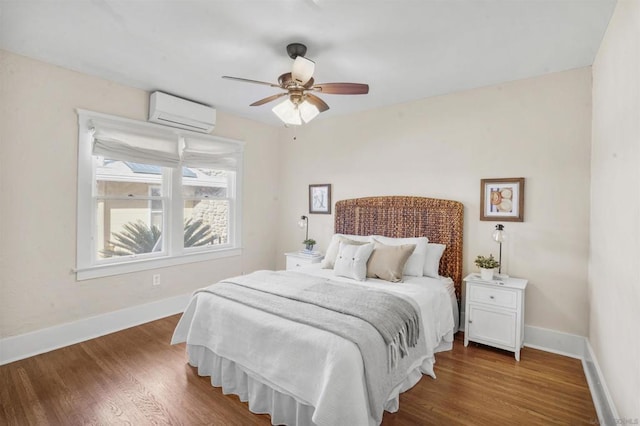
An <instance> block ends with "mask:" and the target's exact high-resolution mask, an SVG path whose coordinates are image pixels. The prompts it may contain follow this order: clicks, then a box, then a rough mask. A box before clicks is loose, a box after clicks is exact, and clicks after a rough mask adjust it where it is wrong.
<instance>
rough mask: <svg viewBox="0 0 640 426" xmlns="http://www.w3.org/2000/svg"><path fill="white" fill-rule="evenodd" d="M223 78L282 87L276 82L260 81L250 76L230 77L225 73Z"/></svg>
mask: <svg viewBox="0 0 640 426" xmlns="http://www.w3.org/2000/svg"><path fill="white" fill-rule="evenodd" d="M222 78H226V79H227V80H236V81H242V82H244V83H255V84H262V85H265V86H271V87H280V86H278V85H277V84H275V83H267V82H266V81H258V80H249V79H248V78H240V77H230V76H228V75H223V76H222Z"/></svg>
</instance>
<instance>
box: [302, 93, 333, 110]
mask: <svg viewBox="0 0 640 426" xmlns="http://www.w3.org/2000/svg"><path fill="white" fill-rule="evenodd" d="M305 96H306V97H307V102H309V103H310V104H311V105H313V106H315V107H316V108H318V111H320V112H325V111H326V110H328V109H329V105H327V103H326V102H325V101H323V100H322V99H320V98H319V97H317V96H316V95H312V94H311V93H307V94H306V95H305Z"/></svg>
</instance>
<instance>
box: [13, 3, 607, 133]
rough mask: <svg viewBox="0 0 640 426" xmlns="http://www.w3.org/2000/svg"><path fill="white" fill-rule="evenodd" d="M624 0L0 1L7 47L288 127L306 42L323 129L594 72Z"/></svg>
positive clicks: (115, 79) (91, 72)
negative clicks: (288, 75)
mask: <svg viewBox="0 0 640 426" xmlns="http://www.w3.org/2000/svg"><path fill="white" fill-rule="evenodd" d="M614 6H615V0H413V1H412V0H396V1H393V0H387V1H381V0H361V1H357V0H341V1H339V0H338V1H336V0H262V1H258V0H254V1H251V0H208V1H204V0H201V1H189V0H173V1H159V0H157V1H149V0H146V1H145V0H128V1H113V0H89V1H87V0H82V1H81V0H75V1H71V0H57V1H55V0H47V1H32V0H19V1H7V0H0V47H1V48H3V49H6V50H9V51H13V52H16V53H20V54H23V55H26V56H29V57H33V58H37V59H41V60H43V61H46V62H50V63H53V64H57V65H60V66H63V67H65V68H70V69H73V70H77V71H81V72H83V73H87V74H91V75H96V76H100V77H103V78H106V79H108V80H112V81H115V82H118V83H122V84H125V85H128V86H133V87H138V88H141V89H144V90H149V91H153V90H161V91H164V92H168V93H172V94H175V95H178V96H182V97H186V98H190V99H193V100H196V101H198V102H202V103H206V104H209V105H213V106H215V107H216V108H218V109H219V110H221V111H225V112H229V113H232V114H236V115H240V116H243V117H248V118H251V119H255V120H258V121H262V122H264V123H268V124H273V125H279V124H280V122H279V120H278V119H277V118H276V117H275V116H274V115H273V113H272V112H271V107H273V106H274V105H275V104H276V103H271V104H266V105H263V106H260V107H250V106H249V104H250V103H252V102H254V101H256V100H258V99H261V98H263V97H266V96H269V95H272V94H275V93H278V89H275V88H271V87H268V86H261V85H254V84H246V83H238V82H235V81H230V80H223V79H222V78H220V77H221V76H222V75H231V76H237V77H244V78H249V79H254V80H262V81H268V82H274V83H275V82H276V79H277V77H278V76H279V75H280V74H282V73H284V72H288V71H290V68H291V64H292V60H291V59H290V58H289V57H288V56H287V53H286V50H285V46H286V45H287V44H288V43H291V42H302V43H305V44H306V45H307V46H308V51H307V55H306V56H307V57H308V58H310V59H312V60H314V61H315V62H316V72H315V75H314V77H315V80H316V82H318V83H327V82H356V83H368V84H369V86H370V92H369V94H368V95H358V96H342V95H321V96H322V98H323V99H324V100H325V101H326V102H327V103H328V104H329V105H330V107H331V109H330V110H329V111H327V112H325V113H323V114H322V115H321V117H322V118H326V117H330V116H335V115H339V114H340V115H342V114H348V113H352V112H356V111H363V110H367V109H372V108H378V107H382V106H386V105H391V104H397V103H401V102H406V101H410V100H414V99H420V98H425V97H429V96H434V95H441V94H445V93H451V92H456V91H460V90H465V89H470V88H475V87H481V86H487V85H492V84H497V83H502V82H506V81H512V80H518V79H522V78H527V77H533V76H537V75H542V74H546V73H550V72H556V71H562V70H568V69H572V68H578V67H584V66H588V65H591V64H592V63H593V59H594V57H595V55H596V52H597V50H598V47H599V45H600V41H601V40H602V37H603V35H604V32H605V29H606V27H607V24H608V22H609V18H610V17H611V14H612V12H613V8H614Z"/></svg>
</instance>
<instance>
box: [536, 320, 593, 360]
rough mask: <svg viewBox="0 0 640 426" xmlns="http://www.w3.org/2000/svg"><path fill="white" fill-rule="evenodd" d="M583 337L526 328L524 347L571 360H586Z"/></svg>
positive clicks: (538, 328) (546, 329) (545, 329)
mask: <svg viewBox="0 0 640 426" xmlns="http://www.w3.org/2000/svg"><path fill="white" fill-rule="evenodd" d="M584 342H585V338H584V337H583V336H578V335H576V334H569V333H563V332H561V331H555V330H549V329H548V328H540V327H534V326H531V325H525V326H524V345H525V346H526V347H528V348H533V349H540V350H541V351H546V352H552V353H554V354H558V355H564V356H568V357H571V358H578V359H583V358H584Z"/></svg>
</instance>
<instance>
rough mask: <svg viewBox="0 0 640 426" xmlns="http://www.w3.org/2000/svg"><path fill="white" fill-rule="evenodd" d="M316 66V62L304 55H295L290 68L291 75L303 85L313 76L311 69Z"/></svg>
mask: <svg viewBox="0 0 640 426" xmlns="http://www.w3.org/2000/svg"><path fill="white" fill-rule="evenodd" d="M315 68H316V63H315V62H313V61H312V60H310V59H307V58H305V57H304V56H298V57H296V59H295V61H293V69H292V70H291V76H292V77H293V79H294V80H295V81H297V82H298V83H300V84H302V85H304V84H306V83H307V82H308V81H309V80H310V79H311V77H312V76H313V71H314V70H315Z"/></svg>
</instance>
